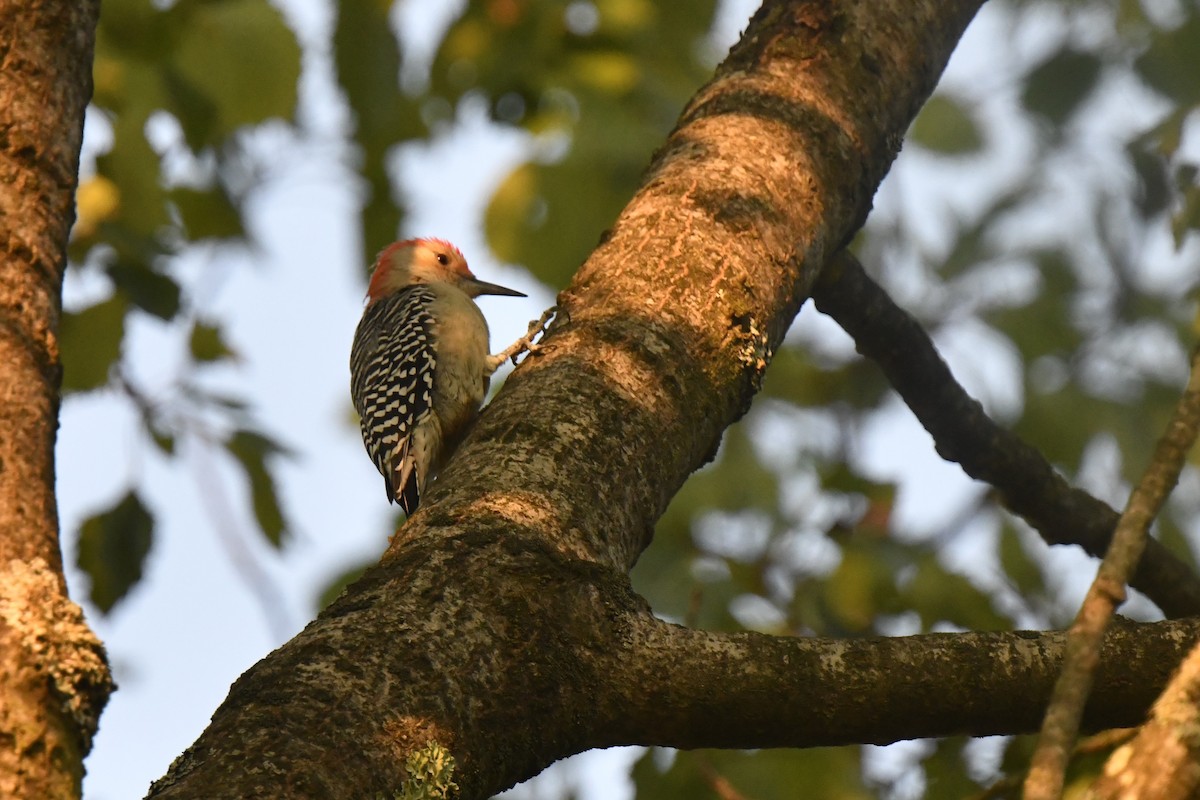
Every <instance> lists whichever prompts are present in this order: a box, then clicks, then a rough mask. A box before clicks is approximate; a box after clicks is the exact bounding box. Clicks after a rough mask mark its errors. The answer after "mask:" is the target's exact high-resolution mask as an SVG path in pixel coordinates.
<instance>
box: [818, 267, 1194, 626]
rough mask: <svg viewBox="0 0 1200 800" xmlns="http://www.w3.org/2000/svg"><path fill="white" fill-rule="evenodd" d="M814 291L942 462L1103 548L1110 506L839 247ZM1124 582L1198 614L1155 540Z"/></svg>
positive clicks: (1186, 574) (1179, 613)
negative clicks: (988, 403)
mask: <svg viewBox="0 0 1200 800" xmlns="http://www.w3.org/2000/svg"><path fill="white" fill-rule="evenodd" d="M812 296H813V300H814V301H815V302H816V305H817V308H818V309H819V310H820V311H821V312H822V313H825V314H828V315H829V316H830V317H832V318H833V319H834V320H836V321H837V323H838V324H839V325H841V326H842V328H844V329H845V330H846V332H847V333H849V334H850V335H851V336H852V337H853V338H854V341H855V344H856V345H857V347H858V351H859V352H860V353H862V354H863V355H865V356H867V357H868V358H870V359H872V360H873V361H875V362H876V363H878V364H879V366H880V368H881V369H882V370H883V372H884V374H885V375H886V376H887V378H888V380H889V381H890V382H891V384H892V386H893V387H895V389H896V391H897V392H899V393H900V396H901V397H902V398H903V399H904V402H905V403H907V404H908V407H909V408H910V409H912V412H913V413H914V414H915V415H916V417H917V419H918V420H920V422H921V424H922V425H923V426H924V427H925V429H926V430H927V431H929V433H930V435H931V436H932V437H933V440H934V445H935V447H936V448H937V451H938V453H939V454H940V455H941V456H942V458H944V459H946V460H947V461H954V462H956V463H958V464H959V465H960V466H961V467H962V468H963V471H964V472H966V473H967V474H968V475H970V476H971V477H972V478H975V479H977V480H981V481H986V482H987V483H990V484H991V485H992V486H994V487H996V489H998V490H999V492H1000V496H1001V499H1002V501H1003V503H1004V505H1005V507H1007V508H1008V509H1009V510H1010V511H1012V512H1013V513H1014V514H1017V515H1019V516H1021V517H1023V518H1024V519H1025V521H1026V522H1028V523H1029V524H1030V525H1031V526H1033V527H1034V528H1035V529H1036V530H1037V531H1038V533H1040V534H1041V535H1042V538H1043V539H1045V540H1046V541H1047V542H1049V543H1051V544H1077V545H1079V546H1081V547H1083V549H1084V550H1086V551H1087V552H1088V553H1090V554H1091V555H1093V556H1096V557H1101V556H1102V555H1103V554H1104V552H1105V550H1106V549H1107V547H1108V543H1109V541H1110V539H1111V536H1112V532H1113V530H1114V529H1115V528H1116V526H1117V521H1118V519H1119V515H1118V514H1117V512H1116V511H1114V510H1113V509H1112V508H1111V507H1109V506H1108V505H1107V504H1106V503H1104V502H1102V501H1100V500H1097V499H1096V498H1095V497H1092V496H1091V495H1090V494H1088V493H1087V492H1084V491H1083V490H1081V489H1077V488H1074V487H1072V486H1070V485H1069V484H1068V483H1067V482H1066V480H1065V479H1064V478H1063V477H1062V476H1061V475H1060V474H1058V473H1057V472H1056V471H1055V470H1054V468H1053V467H1051V466H1050V464H1049V462H1047V461H1046V459H1045V457H1043V456H1042V454H1041V453H1040V452H1038V450H1037V449H1036V448H1034V447H1032V446H1030V445H1029V444H1027V443H1026V442H1024V441H1023V440H1022V439H1021V438H1020V437H1019V436H1017V435H1016V434H1014V433H1013V432H1012V431H1009V430H1007V429H1005V428H1002V427H1000V426H999V425H997V424H996V423H995V422H994V421H993V420H992V419H991V418H990V417H989V416H988V415H987V414H986V413H985V412H984V410H983V408H982V406H980V405H979V403H978V402H977V401H976V400H975V399H974V398H972V397H971V396H970V395H969V394H967V392H966V391H965V390H964V389H963V388H962V386H960V385H959V384H958V382H957V381H955V379H954V376H953V375H952V374H951V372H950V369H949V367H947V366H946V363H945V362H944V361H942V359H941V356H939V355H938V352H937V349H936V348H935V347H934V344H933V342H932V340H930V338H929V334H928V333H926V332H925V330H924V329H923V328H922V327H921V325H920V323H918V322H917V321H916V320H915V319H913V317H912V316H911V315H909V314H908V312H906V311H904V310H903V309H901V308H900V307H898V306H897V305H896V303H895V302H894V301H893V300H892V299H891V297H889V296H888V294H887V292H885V291H884V290H883V288H882V287H880V286H879V285H878V284H877V283H875V282H874V281H873V280H871V278H870V277H869V276H868V275H867V274H866V272H865V271H864V270H863V267H862V264H860V263H859V262H858V260H857V259H856V258H855V257H854V256H853V255H852V254H850V253H849V252H846V251H843V253H842V255H841V256H840V257H839V258H838V259H837V260H836V261H834V262H832V263H830V264H829V265H828V266H827V267H826V268H825V269H824V270H823V271H822V272H821V276H820V278H819V279H818V281H817V285H816V286H814V287H813V294H812ZM1130 584H1131V585H1132V586H1133V587H1134V588H1136V589H1138V590H1139V591H1141V592H1143V593H1144V594H1145V595H1146V596H1147V597H1149V598H1150V599H1151V600H1153V601H1154V602H1155V603H1156V604H1158V607H1159V608H1161V609H1162V611H1163V613H1164V614H1165V615H1167V616H1168V617H1184V616H1190V615H1194V614H1200V579H1198V578H1197V576H1196V575H1195V573H1193V572H1192V570H1191V569H1190V568H1189V567H1188V566H1187V565H1185V564H1184V563H1183V562H1182V561H1180V560H1179V559H1178V558H1176V557H1175V556H1174V555H1173V554H1172V553H1171V552H1170V551H1169V550H1167V548H1165V547H1164V546H1162V545H1161V544H1160V543H1159V542H1158V541H1157V540H1153V539H1152V540H1150V541H1149V542H1147V543H1146V548H1145V552H1144V554H1143V555H1142V560H1141V562H1140V563H1139V564H1138V567H1137V571H1136V572H1134V574H1133V577H1132V579H1131V581H1130Z"/></svg>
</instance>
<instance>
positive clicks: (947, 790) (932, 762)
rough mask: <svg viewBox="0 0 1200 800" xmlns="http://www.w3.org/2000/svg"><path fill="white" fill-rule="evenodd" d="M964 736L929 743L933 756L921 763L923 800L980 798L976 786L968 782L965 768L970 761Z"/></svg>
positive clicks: (968, 777) (967, 740)
mask: <svg viewBox="0 0 1200 800" xmlns="http://www.w3.org/2000/svg"><path fill="white" fill-rule="evenodd" d="M970 741H971V740H970V739H968V738H966V737H963V736H954V737H951V738H948V739H934V740H931V741H930V744H931V745H932V746H933V752H932V753H930V754H929V755H928V756H927V757H925V758H923V759H921V767H922V768H923V769H924V770H925V797H946V798H950V797H955V798H960V797H979V796H980V789H981V788H982V787H981V786H980V785H979V784H978V783H976V782H975V781H973V780H971V778H970V776H969V775H968V769H967V765H968V763H970V761H971V759H970V756H969V754H968V753H967V751H966V749H965V745H966V744H967V743H968V742H970Z"/></svg>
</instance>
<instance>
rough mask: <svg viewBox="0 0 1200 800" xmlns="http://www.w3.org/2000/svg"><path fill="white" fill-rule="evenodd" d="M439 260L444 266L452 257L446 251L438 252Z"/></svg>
mask: <svg viewBox="0 0 1200 800" xmlns="http://www.w3.org/2000/svg"><path fill="white" fill-rule="evenodd" d="M437 260H438V263H439V264H441V265H442V266H443V267H444V266H446V265H447V264H449V263H450V257H449V256H447V255H446V254H445V253H438V254H437Z"/></svg>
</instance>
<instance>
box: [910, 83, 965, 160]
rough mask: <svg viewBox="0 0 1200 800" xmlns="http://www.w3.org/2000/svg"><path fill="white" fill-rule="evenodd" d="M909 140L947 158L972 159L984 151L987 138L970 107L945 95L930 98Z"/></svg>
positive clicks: (916, 120) (913, 125) (915, 123)
mask: <svg viewBox="0 0 1200 800" xmlns="http://www.w3.org/2000/svg"><path fill="white" fill-rule="evenodd" d="M908 135H909V138H910V139H912V141H914V142H915V143H917V144H919V145H920V146H922V147H924V148H925V149H927V150H932V151H933V152H935V153H940V154H942V155H946V156H968V155H973V154H975V153H978V152H979V151H980V150H982V149H983V134H982V133H980V131H979V126H978V125H976V124H975V119H974V117H972V116H971V113H970V112H969V111H968V110H967V108H966V106H964V105H963V104H962V103H960V102H959V101H958V100H955V99H953V98H951V97H947V96H946V95H944V94H935V95H934V96H933V97H931V98H929V101H928V102H927V103H925V106H924V107H923V108H922V109H921V113H920V114H918V115H917V118H916V119H915V120H913V124H912V128H910V129H909V132H908Z"/></svg>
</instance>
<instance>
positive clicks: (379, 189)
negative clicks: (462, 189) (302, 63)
mask: <svg viewBox="0 0 1200 800" xmlns="http://www.w3.org/2000/svg"><path fill="white" fill-rule="evenodd" d="M392 5H393V4H392V2H391V0H359V2H354V3H335V4H334V5H333V8H334V9H335V11H336V13H337V24H336V27H335V29H334V34H333V52H334V64H335V67H336V69H337V79H338V83H339V84H340V85H341V87H342V91H343V92H344V93H345V95H346V99H347V101H349V103H350V109H351V111H352V112H353V114H354V120H355V127H354V137H355V140H356V142H357V143H358V146H359V149H360V151H361V154H362V165H361V167H360V172H361V174H362V176H363V177H364V178H365V179H366V182H367V191H368V196H367V198H366V200H365V203H364V205H363V210H362V225H363V243H364V244H365V245H366V247H367V249H368V250H369V251H373V249H375V248H380V247H382V246H383V245H384V244H386V243H387V242H390V241H391V240H392V239H394V238H395V237H396V232H397V231H398V230H399V228H400V222H401V218H402V213H401V208H400V207H398V205H397V203H396V201H395V200H394V198H393V192H392V188H391V180H390V177H389V175H388V170H387V158H388V153H389V152H390V150H391V148H392V147H394V146H395V145H397V144H400V143H402V142H404V141H407V140H411V139H417V138H420V137H422V136H424V135H425V134H426V130H425V126H424V124H423V123H422V121H421V116H420V111H419V108H418V105H417V103H416V102H415V101H414V100H413V99H412V98H411V97H409V96H408V95H406V94H403V93H402V92H401V91H400V83H399V81H400V60H401V59H400V46H399V42H398V41H397V39H396V36H395V34H394V33H393V31H392V26H391V20H390V19H389V14H390V12H391V8H392ZM369 261H370V252H368V253H364V254H362V256H361V258H360V262H361V263H363V264H364V265H365V264H367V263H368V262H369Z"/></svg>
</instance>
